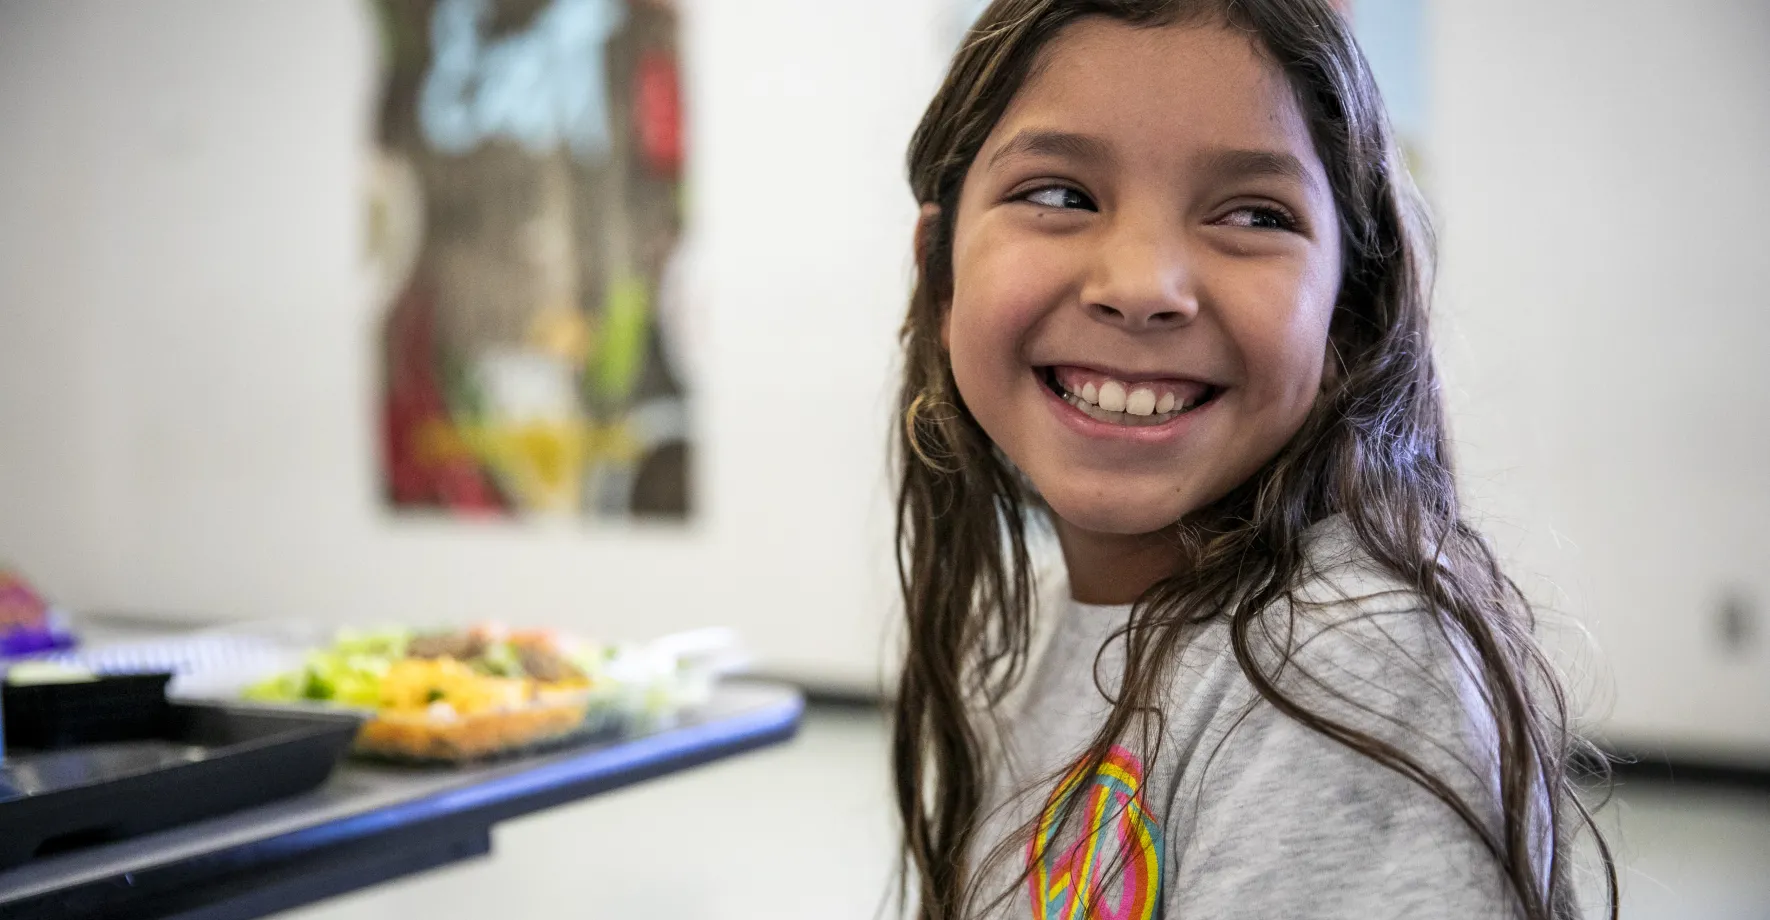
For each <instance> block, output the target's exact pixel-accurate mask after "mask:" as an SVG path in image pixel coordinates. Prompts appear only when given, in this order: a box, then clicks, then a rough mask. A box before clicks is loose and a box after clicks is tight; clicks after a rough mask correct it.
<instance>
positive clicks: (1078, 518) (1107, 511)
mask: <svg viewBox="0 0 1770 920" xmlns="http://www.w3.org/2000/svg"><path fill="white" fill-rule="evenodd" d="M1045 502H1046V504H1047V505H1049V506H1050V508H1051V513H1052V514H1054V515H1056V516H1057V517H1058V518H1059V523H1060V525H1067V526H1068V527H1070V528H1073V529H1075V530H1079V531H1084V532H1087V533H1091V534H1101V535H1111V536H1123V537H1135V536H1141V535H1143V534H1152V533H1156V532H1158V531H1162V530H1167V529H1168V528H1170V527H1172V526H1174V524H1176V523H1177V522H1179V520H1180V519H1181V518H1183V517H1185V516H1186V512H1185V510H1184V509H1180V508H1162V507H1160V506H1159V505H1158V504H1155V503H1149V502H1117V501H1115V502H1099V501H1091V502H1078V501H1063V500H1061V499H1060V500H1058V501H1052V500H1051V498H1050V496H1046V499H1045Z"/></svg>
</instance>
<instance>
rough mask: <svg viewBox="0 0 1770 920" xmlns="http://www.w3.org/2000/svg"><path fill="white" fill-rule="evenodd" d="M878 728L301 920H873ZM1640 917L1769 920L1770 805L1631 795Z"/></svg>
mask: <svg viewBox="0 0 1770 920" xmlns="http://www.w3.org/2000/svg"><path fill="white" fill-rule="evenodd" d="M886 756H887V750H886V739H885V733H884V729H883V723H882V722H881V721H880V720H879V719H877V718H872V717H869V716H865V715H856V714H853V713H842V712H833V713H832V712H814V713H813V715H812V716H811V717H810V718H809V720H808V722H807V724H806V727H805V730H804V732H803V733H802V734H801V736H800V737H799V738H798V739H797V740H796V741H794V742H793V743H792V744H791V745H788V746H785V747H781V748H776V749H773V750H770V751H766V752H762V753H757V754H751V755H748V756H746V757H742V758H739V759H736V760H733V761H728V762H726V763H723V764H718V765H714V766H710V767H704V768H701V769H699V770H695V771H691V772H689V773H686V774H682V775H679V776H677V777H674V778H671V779H666V780H662V781H660V782H657V783H653V784H650V785H646V786H641V787H638V788H635V789H632V790H628V791H625V792H621V793H617V794H614V795H611V796H607V797H604V798H599V799H594V800H591V801H588V802H584V803H581V804H578V805H576V806H573V807H570V808H563V809H559V810H556V811H552V812H547V813H544V814H541V815H538V816H535V817H532V818H527V819H524V820H522V821H517V822H514V823H511V824H508V825H505V826H504V827H503V828H502V829H501V830H500V831H499V833H498V835H497V837H496V839H495V841H494V845H493V851H494V852H493V855H492V857H491V858H490V859H484V860H479V861H477V862H472V863H467V864H463V865H460V866H457V867H452V868H448V869H444V870H440V871H437V872H432V873H429V874H427V875H423V876H419V877H416V878H413V879H409V880H406V881H403V882H400V883H396V884H393V885H388V886H384V887H382V888H377V889H374V890H371V891H368V892H365V893H361V894H356V895H351V896H349V897H345V898H341V899H338V900H336V901H330V902H327V903H325V904H323V905H320V906H318V907H314V908H310V909H307V910H303V911H297V912H294V913H291V914H288V915H285V916H286V918H289V920H453V918H462V920H469V918H471V920H487V918H490V920H528V918H537V920H538V918H552V917H573V918H578V917H582V918H586V920H604V918H623V920H624V918H672V920H678V918H679V920H750V918H755V920H763V918H767V920H792V918H807V920H811V918H816V920H832V918H837V920H839V918H862V920H864V918H872V917H874V916H876V915H877V912H878V911H879V909H880V906H881V904H882V902H883V898H884V896H885V895H886V893H887V891H888V889H889V882H890V878H891V869H892V859H893V853H894V851H893V846H892V822H891V818H890V793H889V787H888V782H887V768H886ZM1605 822H1606V825H1607V826H1608V827H1610V828H1611V835H1612V840H1613V842H1614V844H1615V845H1616V847H1617V849H1618V850H1619V857H1620V859H1621V861H1622V862H1623V864H1624V869H1623V880H1622V884H1623V916H1624V917H1626V918H1630V920H1673V918H1677V920H1770V796H1765V795H1762V794H1750V793H1732V794H1727V793H1717V792H1713V791H1707V790H1698V789H1691V788H1676V787H1674V788H1668V787H1666V786H1664V785H1655V784H1648V783H1642V782H1635V783H1630V784H1627V785H1624V786H1622V787H1621V788H1620V789H1619V791H1618V795H1617V796H1616V799H1615V800H1614V801H1613V802H1612V804H1611V805H1610V806H1609V807H1608V808H1607V809H1606V811H1605Z"/></svg>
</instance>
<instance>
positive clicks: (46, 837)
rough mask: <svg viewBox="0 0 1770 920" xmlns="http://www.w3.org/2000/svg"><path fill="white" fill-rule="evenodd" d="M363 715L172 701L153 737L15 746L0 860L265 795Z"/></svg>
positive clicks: (218, 810) (1, 788) (332, 747)
mask: <svg viewBox="0 0 1770 920" xmlns="http://www.w3.org/2000/svg"><path fill="white" fill-rule="evenodd" d="M360 722H361V717H360V716H357V715H353V714H348V713H339V712H287V711H267V710H254V709H244V708H233V707H228V706H218V705H173V706H171V707H170V708H169V713H168V717H167V718H166V720H165V723H164V725H163V731H162V732H160V735H159V737H154V738H148V739H144V740H134V741H124V742H116V743H110V744H93V745H84V746H80V747H74V748H67V749H63V750H44V751H37V750H30V749H15V750H11V751H8V752H7V758H6V762H5V764H4V765H0V868H6V867H9V866H15V865H18V864H19V863H23V862H26V861H28V860H30V859H31V858H32V857H33V856H37V855H41V854H44V853H53V852H60V851H62V850H67V849H72V848H74V847H78V846H84V845H87V844H93V843H104V842H107V841H111V840H120V839H122V838H125V837H132V836H135V835H137V834H144V833H147V832H149V831H155V830H159V829H161V828H165V827H170V826H172V825H175V824H182V823H184V822H187V821H194V820H197V819H199V818H206V817H210V816H213V815H218V814H223V813H226V812H230V811H235V810H238V809H241V808H247V807H250V806H253V805H259V804H263V803H265V802H269V801H273V800H275V799H280V798H284V797H287V796H291V795H295V794H296V793H300V792H305V791H307V790H309V789H312V788H314V787H316V786H318V785H319V784H320V783H323V782H325V780H326V777H327V776H328V775H329V774H330V773H331V772H332V768H333V767H334V766H336V765H337V763H338V761H339V759H340V758H341V757H342V756H343V755H344V752H345V751H346V749H348V748H349V746H350V742H351V739H352V738H354V737H355V736H356V730H357V727H358V725H359V724H360Z"/></svg>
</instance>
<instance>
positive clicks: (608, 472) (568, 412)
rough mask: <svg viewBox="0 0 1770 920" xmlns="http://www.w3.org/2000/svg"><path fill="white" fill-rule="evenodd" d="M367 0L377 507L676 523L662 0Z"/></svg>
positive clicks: (667, 84) (678, 483)
mask: <svg viewBox="0 0 1770 920" xmlns="http://www.w3.org/2000/svg"><path fill="white" fill-rule="evenodd" d="M372 2H373V6H374V10H375V13H376V17H377V21H378V23H379V26H380V36H381V62H382V63H381V69H380V76H381V96H380V105H379V110H378V113H377V124H376V140H377V145H378V146H377V153H376V159H375V166H374V169H373V176H372V183H371V189H370V201H369V206H370V207H369V234H368V240H369V248H370V253H371V257H372V261H373V262H374V264H375V265H376V270H377V275H378V278H379V285H378V291H377V300H378V303H379V306H380V309H381V349H380V355H379V357H380V363H381V367H380V370H381V379H380V392H379V398H380V409H381V423H382V424H381V448H382V450H381V457H380V463H381V470H380V472H381V482H382V486H383V490H382V491H383V494H384V496H385V499H386V501H387V503H388V504H389V506H390V507H391V508H393V509H394V510H396V511H411V510H415V509H427V510H429V511H431V512H441V513H445V514H449V515H463V516H519V517H534V516H550V517H561V516H565V517H582V518H592V519H596V518H615V519H622V518H633V517H666V518H683V517H686V516H687V515H688V514H689V513H690V512H691V509H692V506H693V503H692V501H691V489H690V485H691V475H690V473H691V463H690V459H691V449H692V443H693V438H692V431H691V427H690V425H689V418H690V412H689V406H690V401H689V395H690V394H689V391H690V376H689V375H690V372H691V370H692V368H690V367H688V366H687V363H686V362H687V360H688V355H687V349H685V348H682V347H680V341H679V340H680V339H681V338H682V337H683V335H684V334H685V333H684V328H683V327H684V325H685V320H684V316H683V311H684V305H683V304H682V303H681V302H680V301H681V299H682V294H681V291H680V287H681V286H680V285H679V284H678V283H676V279H677V278H679V277H680V275H681V271H680V265H679V263H680V261H681V259H682V258H683V252H682V250H683V247H682V246H681V245H680V243H681V237H682V231H683V223H684V221H683V210H684V200H685V191H684V185H683V181H682V179H683V165H684V160H685V157H686V155H687V151H686V143H685V138H684V135H683V116H682V92H681V86H682V81H681V75H680V68H679V62H678V57H677V53H678V44H677V14H676V11H675V9H674V5H673V3H672V2H669V0H372Z"/></svg>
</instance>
